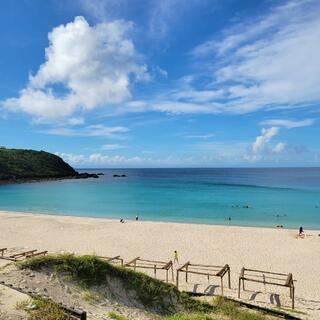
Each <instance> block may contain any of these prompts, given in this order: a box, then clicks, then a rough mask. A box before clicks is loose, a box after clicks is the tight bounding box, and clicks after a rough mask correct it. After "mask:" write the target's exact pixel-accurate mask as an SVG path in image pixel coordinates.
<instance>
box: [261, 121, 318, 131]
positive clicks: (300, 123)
mask: <svg viewBox="0 0 320 320" xmlns="http://www.w3.org/2000/svg"><path fill="white" fill-rule="evenodd" d="M314 122H315V119H304V120H290V119H269V120H264V121H262V122H261V124H262V125H270V126H279V127H285V128H288V129H292V128H300V127H307V126H311V125H313V124H314Z"/></svg>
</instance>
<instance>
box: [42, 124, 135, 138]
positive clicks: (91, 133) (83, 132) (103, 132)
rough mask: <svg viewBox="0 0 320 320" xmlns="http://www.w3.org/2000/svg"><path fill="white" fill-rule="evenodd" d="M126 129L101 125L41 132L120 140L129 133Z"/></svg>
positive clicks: (59, 128) (60, 128) (58, 128)
mask: <svg viewBox="0 0 320 320" xmlns="http://www.w3.org/2000/svg"><path fill="white" fill-rule="evenodd" d="M128 131H129V129H128V128H126V127H121V126H116V127H106V126H104V125H101V124H97V125H90V126H86V127H81V128H76V129H75V128H69V127H55V128H52V129H47V130H44V131H41V132H42V133H46V134H51V135H57V136H69V137H77V136H78V137H105V138H118V139H123V138H124V136H123V134H124V133H126V132H128Z"/></svg>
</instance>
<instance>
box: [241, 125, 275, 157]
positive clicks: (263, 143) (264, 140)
mask: <svg viewBox="0 0 320 320" xmlns="http://www.w3.org/2000/svg"><path fill="white" fill-rule="evenodd" d="M279 130H280V129H279V128H278V127H271V128H263V129H262V130H261V134H260V135H259V136H257V137H256V139H255V141H254V142H253V143H252V145H251V147H250V150H249V152H248V154H247V155H246V158H247V160H250V161H257V160H261V158H262V156H263V154H264V153H265V151H266V148H267V146H268V143H269V142H270V141H271V139H272V138H273V137H274V136H276V135H278V134H279Z"/></svg>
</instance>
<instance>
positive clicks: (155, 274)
mask: <svg viewBox="0 0 320 320" xmlns="http://www.w3.org/2000/svg"><path fill="white" fill-rule="evenodd" d="M154 278H155V279H156V278H157V265H154Z"/></svg>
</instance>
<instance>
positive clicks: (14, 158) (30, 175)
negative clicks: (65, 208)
mask: <svg viewBox="0 0 320 320" xmlns="http://www.w3.org/2000/svg"><path fill="white" fill-rule="evenodd" d="M100 175H103V173H98V174H97V173H87V172H81V173H79V172H77V171H76V170H75V169H74V168H72V167H71V166H70V165H69V164H68V163H66V162H65V161H64V160H63V159H62V158H60V157H59V156H58V155H56V154H52V153H49V152H45V151H35V150H24V149H7V148H5V147H0V184H10V183H24V182H39V181H51V180H64V179H88V178H95V179H97V178H99V176H100Z"/></svg>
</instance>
